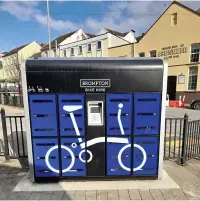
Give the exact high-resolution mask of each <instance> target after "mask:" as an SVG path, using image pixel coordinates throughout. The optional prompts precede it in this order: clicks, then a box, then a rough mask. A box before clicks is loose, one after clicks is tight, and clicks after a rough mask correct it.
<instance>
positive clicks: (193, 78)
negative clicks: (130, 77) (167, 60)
mask: <svg viewBox="0 0 200 201" xmlns="http://www.w3.org/2000/svg"><path fill="white" fill-rule="evenodd" d="M197 77H198V67H197V66H193V67H190V68H189V79H188V90H190V91H196V88H197Z"/></svg>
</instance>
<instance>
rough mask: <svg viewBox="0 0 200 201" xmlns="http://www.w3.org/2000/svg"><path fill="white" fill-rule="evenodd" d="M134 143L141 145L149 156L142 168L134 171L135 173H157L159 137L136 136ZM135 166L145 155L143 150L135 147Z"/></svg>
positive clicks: (142, 174) (143, 174)
mask: <svg viewBox="0 0 200 201" xmlns="http://www.w3.org/2000/svg"><path fill="white" fill-rule="evenodd" d="M134 144H137V145H139V146H141V147H142V148H143V149H144V151H145V153H146V156H147V160H146V163H145V164H144V166H143V167H142V168H141V170H137V171H134V172H133V174H134V175H141V176H145V175H157V167H158V137H150V136H148V137H136V136H135V137H134ZM133 153H134V154H133V167H134V168H136V167H138V166H139V165H140V164H141V163H142V161H143V159H144V155H143V153H142V151H141V150H140V149H138V148H135V147H134V152H133Z"/></svg>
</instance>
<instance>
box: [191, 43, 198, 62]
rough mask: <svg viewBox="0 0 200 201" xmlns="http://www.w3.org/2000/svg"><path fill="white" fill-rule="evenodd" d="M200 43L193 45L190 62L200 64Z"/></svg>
mask: <svg viewBox="0 0 200 201" xmlns="http://www.w3.org/2000/svg"><path fill="white" fill-rule="evenodd" d="M199 55H200V43H196V44H192V45H191V53H190V62H199Z"/></svg>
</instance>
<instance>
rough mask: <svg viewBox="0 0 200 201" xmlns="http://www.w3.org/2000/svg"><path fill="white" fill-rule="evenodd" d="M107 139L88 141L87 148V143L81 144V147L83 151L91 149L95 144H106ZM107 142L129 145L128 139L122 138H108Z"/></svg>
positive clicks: (99, 138)
mask: <svg viewBox="0 0 200 201" xmlns="http://www.w3.org/2000/svg"><path fill="white" fill-rule="evenodd" d="M105 141H106V140H105V137H97V138H94V139H92V140H89V141H87V142H86V143H87V144H86V146H85V142H83V143H81V144H80V147H81V148H82V149H83V148H85V147H90V146H92V145H94V144H97V143H101V142H105ZM107 142H113V143H122V144H128V143H129V142H128V139H127V138H120V137H107Z"/></svg>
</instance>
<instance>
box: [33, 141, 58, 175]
mask: <svg viewBox="0 0 200 201" xmlns="http://www.w3.org/2000/svg"><path fill="white" fill-rule="evenodd" d="M56 145H58V141H57V139H46V138H45V139H33V152H34V153H33V154H34V166H35V176H36V177H52V176H59V173H57V172H53V171H52V170H51V169H49V168H48V166H47V164H46V161H45V156H46V153H47V151H48V150H49V149H50V148H51V147H54V146H56ZM49 163H50V165H51V166H52V168H54V169H56V170H58V171H59V157H58V149H57V148H56V149H54V150H52V152H51V153H50V155H49Z"/></svg>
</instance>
